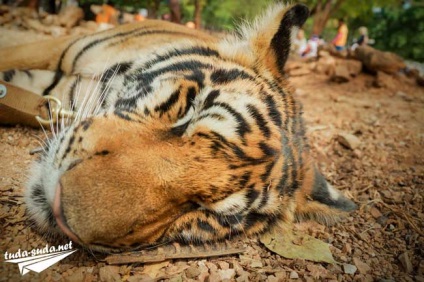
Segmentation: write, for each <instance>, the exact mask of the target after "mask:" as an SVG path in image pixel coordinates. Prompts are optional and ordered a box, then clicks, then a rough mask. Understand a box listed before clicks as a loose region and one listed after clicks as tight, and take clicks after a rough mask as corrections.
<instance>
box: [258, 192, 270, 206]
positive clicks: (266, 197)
mask: <svg viewBox="0 0 424 282" xmlns="http://www.w3.org/2000/svg"><path fill="white" fill-rule="evenodd" d="M268 200H269V187H268V186H264V187H263V188H262V199H261V202H260V203H259V207H258V210H260V209H262V208H263V207H265V206H266V204H267V203H268Z"/></svg>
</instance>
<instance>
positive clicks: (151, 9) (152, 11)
mask: <svg viewBox="0 0 424 282" xmlns="http://www.w3.org/2000/svg"><path fill="white" fill-rule="evenodd" d="M160 2H161V0H153V1H150V3H149V5H148V9H147V11H148V15H147V17H148V18H149V19H157V18H158V11H159V6H160Z"/></svg>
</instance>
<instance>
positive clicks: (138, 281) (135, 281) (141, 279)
mask: <svg viewBox="0 0 424 282" xmlns="http://www.w3.org/2000/svg"><path fill="white" fill-rule="evenodd" d="M177 277H180V280H178V279H175V278H177ZM174 279H175V280H174ZM106 281H109V280H106ZM119 281H122V280H119ZM127 281H128V282H148V281H154V279H152V277H150V276H149V275H147V274H136V275H134V276H130V277H128V279H127ZM170 281H172V282H179V281H182V279H181V276H176V277H173V278H171V279H170Z"/></svg>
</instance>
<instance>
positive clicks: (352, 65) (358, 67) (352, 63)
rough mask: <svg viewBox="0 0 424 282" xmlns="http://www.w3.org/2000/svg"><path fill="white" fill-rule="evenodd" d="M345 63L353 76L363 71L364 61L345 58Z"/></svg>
mask: <svg viewBox="0 0 424 282" xmlns="http://www.w3.org/2000/svg"><path fill="white" fill-rule="evenodd" d="M343 64H345V65H346V67H347V69H348V71H349V74H350V75H351V76H353V77H356V76H358V75H359V74H360V73H361V71H362V62H361V61H358V60H343Z"/></svg>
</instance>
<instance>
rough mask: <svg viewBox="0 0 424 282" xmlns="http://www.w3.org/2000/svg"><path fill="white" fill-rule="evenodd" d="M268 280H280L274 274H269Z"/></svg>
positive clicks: (275, 281)
mask: <svg viewBox="0 0 424 282" xmlns="http://www.w3.org/2000/svg"><path fill="white" fill-rule="evenodd" d="M266 281H267V282H278V278H277V277H275V276H274V275H269V276H268V278H267V280H266Z"/></svg>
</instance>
